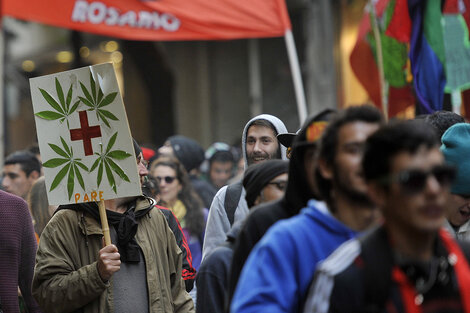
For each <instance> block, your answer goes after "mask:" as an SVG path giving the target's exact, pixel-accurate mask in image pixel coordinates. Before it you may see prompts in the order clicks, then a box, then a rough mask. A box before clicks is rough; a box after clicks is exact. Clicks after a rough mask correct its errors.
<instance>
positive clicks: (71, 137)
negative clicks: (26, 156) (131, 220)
mask: <svg viewBox="0 0 470 313" xmlns="http://www.w3.org/2000/svg"><path fill="white" fill-rule="evenodd" d="M30 85H31V96H32V101H33V110H34V114H35V121H36V129H37V135H38V142H39V149H40V151H41V158H42V162H43V166H44V175H45V179H46V187H47V196H48V199H49V204H55V205H60V204H68V203H79V202H89V201H100V200H107V199H114V198H120V197H129V196H137V195H140V194H142V192H141V188H140V179H139V174H138V169H137V164H136V158H135V154H134V148H133V143H132V138H131V134H130V130H129V124H128V122H127V116H126V111H125V109H124V103H123V101H122V97H121V94H120V92H119V87H118V83H117V80H116V75H115V73H114V68H113V65H112V64H111V63H105V64H99V65H94V66H89V67H84V68H80V69H76V70H71V71H66V72H61V73H57V74H52V75H46V76H41V77H36V78H32V79H30Z"/></svg>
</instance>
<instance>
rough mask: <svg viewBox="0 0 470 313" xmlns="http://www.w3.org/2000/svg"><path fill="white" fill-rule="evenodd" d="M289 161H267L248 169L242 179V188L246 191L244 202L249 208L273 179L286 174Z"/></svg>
mask: <svg viewBox="0 0 470 313" xmlns="http://www.w3.org/2000/svg"><path fill="white" fill-rule="evenodd" d="M288 168H289V161H284V160H267V161H264V162H262V163H258V164H254V165H251V166H249V167H248V169H247V170H246V172H245V176H244V178H243V187H245V190H246V196H245V199H246V202H247V203H248V207H249V208H251V207H252V206H253V204H254V203H255V200H256V198H257V197H258V196H259V195H260V193H261V190H263V188H264V187H266V185H267V184H268V183H269V182H270V181H271V180H272V179H273V178H275V177H277V176H279V175H281V174H284V173H287V171H288Z"/></svg>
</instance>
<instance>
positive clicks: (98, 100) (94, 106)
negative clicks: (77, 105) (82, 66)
mask: <svg viewBox="0 0 470 313" xmlns="http://www.w3.org/2000/svg"><path fill="white" fill-rule="evenodd" d="M80 87H81V88H82V91H83V94H84V95H85V97H80V96H79V97H78V98H79V99H80V100H81V101H82V102H83V103H84V104H85V105H86V106H87V107H89V109H88V111H95V112H96V117H97V118H98V120H100V119H102V120H103V123H104V124H105V125H106V126H108V127H111V126H110V124H109V120H113V121H117V120H118V118H117V117H116V116H115V115H114V114H113V113H111V112H110V111H108V110H105V109H103V107H105V106H107V105H109V104H111V103H112V102H113V101H114V99H115V98H116V96H117V94H118V93H117V92H111V93H110V94H108V95H106V96H105V95H104V94H103V90H101V86H100V85H99V84H98V86H97V84H96V82H95V79H94V78H93V75H92V74H91V71H90V90H88V89H87V88H86V87H85V85H84V84H83V83H82V82H80Z"/></svg>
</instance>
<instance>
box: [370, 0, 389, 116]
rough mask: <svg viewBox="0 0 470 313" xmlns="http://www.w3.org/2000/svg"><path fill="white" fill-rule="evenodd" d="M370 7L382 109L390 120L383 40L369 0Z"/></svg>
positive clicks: (373, 7)
mask: <svg viewBox="0 0 470 313" xmlns="http://www.w3.org/2000/svg"><path fill="white" fill-rule="evenodd" d="M369 9H370V13H371V15H372V31H373V33H374V39H375V43H376V47H377V66H378V69H379V78H380V94H381V96H382V97H381V98H382V110H383V114H384V117H385V120H386V121H388V85H387V81H386V80H385V70H384V61H383V52H382V40H381V38H380V32H379V24H378V23H377V12H376V10H375V6H374V3H373V1H372V0H371V1H369Z"/></svg>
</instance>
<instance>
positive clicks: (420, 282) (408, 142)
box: [304, 121, 470, 313]
mask: <svg viewBox="0 0 470 313" xmlns="http://www.w3.org/2000/svg"><path fill="white" fill-rule="evenodd" d="M439 145H440V142H439V140H438V137H437V136H436V135H435V134H434V132H430V131H429V127H428V126H427V125H426V124H424V123H422V122H421V121H406V122H398V123H393V124H391V125H387V126H385V127H383V128H382V129H380V130H379V131H377V132H376V133H375V134H373V135H372V136H371V137H370V138H369V139H368V141H367V146H366V149H365V155H364V160H363V168H364V177H365V179H366V181H367V184H368V191H369V194H370V195H371V198H372V199H373V200H374V202H375V203H376V204H377V206H378V207H379V209H380V210H381V211H382V214H383V217H384V223H383V224H382V225H381V226H380V227H379V228H378V229H376V230H374V231H373V232H372V233H370V234H368V235H367V236H366V237H364V238H361V239H354V240H351V241H349V242H347V243H345V244H344V245H342V246H341V247H340V248H339V249H338V250H336V251H335V252H334V253H333V254H332V255H331V256H330V257H329V258H328V259H327V260H325V261H324V262H323V263H322V264H321V265H320V266H319V268H318V273H317V275H316V276H315V277H316V278H315V281H314V284H313V285H312V287H311V289H310V292H309V295H308V298H307V302H306V305H305V310H304V312H309V313H310V312H315V313H322V312H348V313H359V312H398V313H401V312H447V313H451V312H470V301H468V300H469V297H468V295H469V293H468V291H469V290H470V279H469V278H470V267H469V264H468V261H467V259H466V257H465V254H464V253H463V251H462V250H461V248H460V247H459V245H458V244H457V242H455V241H454V239H453V238H451V236H450V235H449V233H448V232H446V231H444V230H443V229H442V225H443V223H444V220H445V207H446V205H447V203H446V199H447V196H448V193H449V187H450V186H451V183H452V179H453V178H454V177H455V169H454V168H453V167H450V166H448V165H446V164H445V160H444V157H443V155H442V153H441V152H440V151H439ZM466 248H468V245H467V246H466Z"/></svg>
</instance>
